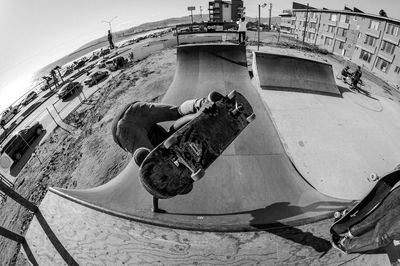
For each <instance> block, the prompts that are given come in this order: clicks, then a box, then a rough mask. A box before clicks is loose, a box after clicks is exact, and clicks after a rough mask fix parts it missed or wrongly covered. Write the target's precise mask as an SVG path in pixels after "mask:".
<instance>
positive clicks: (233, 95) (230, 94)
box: [227, 90, 236, 100]
mask: <svg viewBox="0 0 400 266" xmlns="http://www.w3.org/2000/svg"><path fill="white" fill-rule="evenodd" d="M235 96H236V91H235V90H233V91H231V92H230V93H229V94H228V96H227V97H228V99H229V100H232V99H233V98H235Z"/></svg>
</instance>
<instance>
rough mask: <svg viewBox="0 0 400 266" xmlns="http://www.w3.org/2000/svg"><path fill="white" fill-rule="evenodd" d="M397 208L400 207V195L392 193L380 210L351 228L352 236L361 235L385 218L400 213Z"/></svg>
mask: <svg viewBox="0 0 400 266" xmlns="http://www.w3.org/2000/svg"><path fill="white" fill-rule="evenodd" d="M397 206H400V195H399V193H396V192H391V193H390V194H389V195H388V196H387V197H386V198H385V200H384V201H383V202H382V203H381V205H380V206H379V207H378V208H376V209H375V210H374V211H373V212H372V213H370V214H369V215H368V216H367V217H366V218H365V219H364V220H362V221H361V222H360V223H358V224H355V225H353V226H352V227H351V228H350V231H351V234H352V235H354V236H357V235H361V234H363V233H364V232H365V231H368V230H370V228H372V227H375V225H376V224H377V223H378V222H379V221H380V220H381V219H383V218H384V217H387V216H390V215H392V214H393V213H396V212H398V213H400V208H396V207H397Z"/></svg>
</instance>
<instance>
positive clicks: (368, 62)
mask: <svg viewBox="0 0 400 266" xmlns="http://www.w3.org/2000/svg"><path fill="white" fill-rule="evenodd" d="M303 7H304V6H303ZM355 10H357V11H358V12H354V11H353V10H349V8H346V10H343V11H340V10H327V9H313V8H308V9H304V8H302V9H292V10H284V12H283V14H281V17H282V21H281V32H285V33H288V34H292V35H294V36H295V37H297V38H298V39H300V40H303V39H304V41H305V42H307V43H312V44H315V45H318V46H319V47H321V48H325V49H327V50H328V51H330V52H332V53H334V54H337V55H341V56H343V57H345V58H347V59H349V60H351V61H352V62H354V63H355V64H357V65H360V66H362V67H363V68H365V69H368V70H369V71H371V72H373V73H374V74H375V75H376V76H378V77H381V78H382V79H384V80H386V81H388V82H389V83H391V84H392V85H397V86H400V47H399V41H400V20H396V19H391V18H387V17H382V16H378V15H372V14H365V13H362V12H359V10H358V9H355Z"/></svg>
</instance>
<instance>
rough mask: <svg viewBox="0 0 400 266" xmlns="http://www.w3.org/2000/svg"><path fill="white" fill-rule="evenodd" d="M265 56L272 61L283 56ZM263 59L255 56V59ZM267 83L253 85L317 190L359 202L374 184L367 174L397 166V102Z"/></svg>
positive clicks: (399, 151) (293, 157) (290, 153)
mask: <svg viewBox="0 0 400 266" xmlns="http://www.w3.org/2000/svg"><path fill="white" fill-rule="evenodd" d="M266 54H267V55H268V57H269V58H270V59H271V60H272V59H273V58H277V57H281V55H279V56H278V55H275V57H270V54H269V53H266ZM262 55H264V53H256V58H257V59H258V58H259V57H262ZM286 57H287V56H286ZM286 57H285V58H286ZM262 58H264V57H262ZM291 58H295V57H291ZM285 60H286V59H285ZM293 60H294V59H293ZM297 60H303V59H297ZM256 62H257V63H259V64H257V66H255V67H254V68H257V70H258V71H255V73H264V72H260V69H265V68H264V67H259V65H260V64H261V63H264V62H265V61H256ZM269 64H270V65H271V63H269ZM287 68H288V67H286V68H285V69H287ZM302 71H304V70H302ZM326 74H328V72H326ZM330 76H331V77H328V76H326V77H325V80H326V81H327V82H328V83H329V84H330V83H331V80H332V78H333V73H332V72H331V73H330ZM258 80H260V81H258ZM262 80H263V78H262V77H261V76H260V78H259V79H258V77H257V74H256V75H255V79H253V81H254V82H255V83H257V82H262ZM321 81H322V79H321ZM269 82H270V83H269V84H270V86H269V87H268V88H267V87H263V86H257V84H255V87H257V88H258V90H259V94H260V96H261V98H262V99H263V102H264V104H265V106H266V108H267V109H268V110H269V114H270V116H271V118H272V120H273V122H274V125H275V127H276V129H277V131H278V133H279V134H278V135H279V136H280V138H281V140H282V142H283V143H284V146H285V149H286V152H287V154H288V156H289V157H290V158H291V160H292V161H293V162H294V164H295V165H296V168H297V170H298V171H299V172H300V174H301V175H302V176H303V177H304V178H305V179H306V180H307V181H308V182H309V183H310V184H311V185H312V186H313V187H315V188H316V189H317V190H318V191H320V192H322V193H324V194H325V195H329V196H331V197H335V198H341V199H348V200H358V199H361V198H362V197H363V196H364V195H365V194H366V193H367V192H368V191H369V190H370V189H371V187H372V186H373V185H374V183H371V182H369V181H368V177H369V175H370V174H371V173H373V172H374V173H377V174H378V175H380V176H383V175H385V174H387V173H388V172H391V171H392V170H393V169H394V167H395V166H396V165H397V164H399V163H400V159H399V158H400V139H399V138H398V137H397V136H399V135H400V120H399V119H397V117H398V114H399V113H400V106H399V104H398V103H397V102H395V101H393V100H390V99H388V98H385V97H381V96H377V95H370V94H368V93H361V92H357V91H350V90H349V89H346V88H343V87H339V88H340V89H341V97H330V96H327V95H325V94H320V93H318V92H317V93H302V92H299V91H277V90H278V89H279V86H280V85H281V82H280V81H277V82H276V83H274V80H270V81H269ZM271 87H273V89H270V88H271ZM355 188H356V189H355Z"/></svg>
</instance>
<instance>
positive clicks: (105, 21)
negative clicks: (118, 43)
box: [101, 16, 118, 32]
mask: <svg viewBox="0 0 400 266" xmlns="http://www.w3.org/2000/svg"><path fill="white" fill-rule="evenodd" d="M117 17H118V16H115V17H113V18H112V19H111V20H110V21H107V20H102V21H101V22H104V23H108V26H109V27H110V32H111V22H112V21H113V20H114V19H116V18H117Z"/></svg>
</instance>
